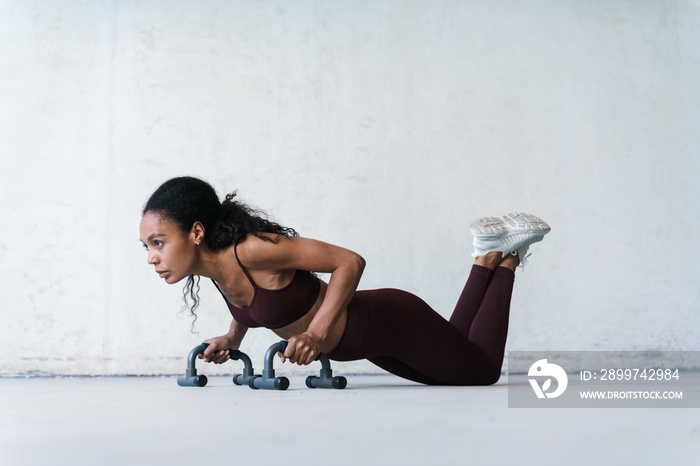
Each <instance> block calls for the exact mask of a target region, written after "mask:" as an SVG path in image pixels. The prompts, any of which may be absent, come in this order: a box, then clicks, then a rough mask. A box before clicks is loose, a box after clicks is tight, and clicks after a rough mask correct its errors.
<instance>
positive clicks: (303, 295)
mask: <svg viewBox="0 0 700 466" xmlns="http://www.w3.org/2000/svg"><path fill="white" fill-rule="evenodd" d="M237 247H238V245H237V244H236V245H235V246H234V247H233V252H234V254H235V255H236V260H237V261H238V265H240V266H241V269H243V273H245V276H246V277H248V280H250V283H251V284H252V285H253V289H254V290H255V291H254V293H253V299H252V300H251V301H250V304H248V307H237V306H234V305H233V304H231V303H230V302H229V300H228V299H226V296H224V293H223V292H222V291H221V289H220V288H219V285H217V284H216V282H215V281H214V280H212V282H213V283H214V286H216V289H217V290H219V293H221V296H223V297H224V301H226V305H227V306H228V309H229V311H230V312H231V315H232V316H233V318H234V319H236V322H238V323H239V324H241V325H245V326H246V327H251V328H254V327H266V328H269V329H275V328H281V327H284V326H286V325H289V324H291V323H292V322H296V321H297V320H299V319H300V318H302V317H303V316H304V315H306V313H307V312H309V310H310V309H311V307H312V306H313V305H314V303H315V302H316V299H317V298H318V294H319V292H320V290H321V283H320V282H319V280H318V278H316V277H315V276H314V275H313V274H311V272H307V271H305V270H297V271H296V273H295V274H294V278H293V279H292V281H291V282H290V283H289V285H287V286H285V287H284V288H281V289H279V290H268V289H265V288H260V287H259V286H258V285H256V284H255V281H253V278H252V277H251V276H250V274H249V273H248V270H246V268H245V267H244V266H243V264H242V263H241V260H240V259H239V258H238V250H237Z"/></svg>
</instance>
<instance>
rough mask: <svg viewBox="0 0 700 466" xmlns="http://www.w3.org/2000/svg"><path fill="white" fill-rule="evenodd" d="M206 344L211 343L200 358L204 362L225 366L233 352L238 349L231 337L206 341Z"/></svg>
mask: <svg viewBox="0 0 700 466" xmlns="http://www.w3.org/2000/svg"><path fill="white" fill-rule="evenodd" d="M204 343H209V346H208V347H207V349H205V350H204V353H203V354H200V355H199V357H200V358H203V359H204V362H213V363H214V364H223V363H225V362H226V361H228V360H229V359H231V351H233V350H236V349H238V345H235V344H234V342H233V341H232V339H231V337H229V336H228V335H223V336H220V337H216V338H210V339H208V340H204Z"/></svg>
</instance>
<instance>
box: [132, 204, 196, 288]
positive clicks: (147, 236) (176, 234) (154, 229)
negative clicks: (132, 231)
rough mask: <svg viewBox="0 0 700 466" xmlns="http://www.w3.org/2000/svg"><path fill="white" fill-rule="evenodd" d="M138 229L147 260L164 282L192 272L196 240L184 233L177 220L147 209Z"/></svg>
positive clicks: (170, 281)
mask: <svg viewBox="0 0 700 466" xmlns="http://www.w3.org/2000/svg"><path fill="white" fill-rule="evenodd" d="M139 232H140V235H141V242H142V243H143V244H144V246H145V247H146V251H148V263H149V264H153V265H154V266H155V269H156V273H157V274H158V275H159V276H160V278H163V279H165V283H168V284H171V285H172V284H173V283H177V282H179V281H180V280H182V279H183V278H185V277H187V276H188V275H190V273H191V272H190V271H191V270H192V264H193V263H194V262H195V259H196V254H195V245H194V241H193V240H191V239H190V238H188V237H186V236H183V235H182V234H181V233H180V230H179V229H178V228H177V226H176V225H175V223H173V222H172V221H171V220H168V219H165V218H163V217H161V216H160V215H159V214H157V213H155V212H151V211H148V212H146V213H145V214H144V215H143V217H142V218H141V225H140V226H139Z"/></svg>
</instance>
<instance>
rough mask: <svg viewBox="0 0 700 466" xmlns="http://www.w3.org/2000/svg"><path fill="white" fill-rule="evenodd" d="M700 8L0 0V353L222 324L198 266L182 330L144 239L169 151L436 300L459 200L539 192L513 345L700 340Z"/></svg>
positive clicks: (164, 346) (40, 367)
mask: <svg viewBox="0 0 700 466" xmlns="http://www.w3.org/2000/svg"><path fill="white" fill-rule="evenodd" d="M699 23H700V2H699V1H697V0H695V1H657V2H654V1H648V2H639V1H623V0H618V1H597V2H596V1H590V2H579V1H574V0H569V1H564V0H531V1H506V0H499V1H491V0H480V1H479V0H474V1H448V0H443V1H401V0H393V1H369V0H367V1H336V2H328V1H322V0H317V1H293V2H289V1H275V2H272V1H270V2H263V1H228V0H226V1H224V0H221V1H214V0H207V1H196V2H195V1H189V2H188V1H164V0H163V1H136V0H133V1H116V0H114V1H101V2H77V1H68V0H65V1H47V0H44V1H35V2H25V1H22V0H16V1H9V0H0V152H1V153H0V157H1V165H0V196H1V199H2V202H1V203H0V222H1V223H0V225H2V228H1V229H0V274H1V277H2V280H0V296H2V305H1V306H0V317H1V318H2V325H1V326H0V352H1V353H2V366H1V367H0V375H13V374H174V373H178V372H182V371H183V370H184V357H185V356H186V355H187V353H188V352H189V350H190V349H191V348H192V347H193V346H195V345H196V344H197V343H198V342H200V341H201V340H202V339H204V338H206V337H210V336H214V335H218V334H221V333H223V332H224V331H225V330H226V329H227V327H228V322H229V320H230V317H229V315H228V312H227V310H226V308H225V306H224V303H223V301H222V300H221V298H220V297H219V296H218V295H217V293H216V291H215V290H214V289H213V287H212V286H211V285H210V284H209V283H204V282H203V290H202V293H201V295H202V301H203V303H202V306H201V308H200V316H201V318H200V320H199V323H198V328H199V330H200V334H199V335H192V334H191V333H190V332H189V329H190V321H189V319H188V318H187V317H181V318H178V317H177V313H178V310H179V307H180V304H181V302H180V297H181V293H180V289H181V286H180V285H176V286H165V285H164V284H163V283H162V282H161V281H160V280H159V279H158V277H157V276H156V275H155V274H154V273H153V270H152V268H151V267H149V266H147V265H146V263H145V253H144V251H143V250H142V248H141V245H140V243H139V239H138V222H139V218H140V209H141V207H142V206H143V204H144V202H145V201H146V199H147V197H148V196H149V195H150V193H151V192H152V191H153V190H154V189H155V188H156V187H157V186H158V185H159V184H160V183H161V182H162V181H164V180H166V179H167V178H169V177H172V176H176V175H182V174H191V175H195V176H201V177H203V178H205V179H207V180H209V181H210V182H212V183H213V184H214V185H215V186H216V188H217V189H218V190H219V193H220V194H221V195H222V196H223V194H225V193H226V192H227V191H231V190H234V189H239V193H240V195H242V197H243V198H244V199H246V200H248V201H250V202H251V203H253V204H254V205H256V206H258V207H261V208H264V209H266V210H268V211H269V212H270V213H271V214H272V215H273V216H274V218H275V219H276V220H277V221H279V222H281V223H283V224H285V225H289V226H293V227H294V228H297V229H298V230H299V231H300V232H301V233H302V234H303V235H305V236H310V237H314V238H318V239H322V240H325V241H329V242H334V243H337V244H340V245H343V246H346V247H349V248H351V249H354V250H356V251H358V252H359V253H361V254H362V255H363V256H364V257H365V258H366V259H367V262H368V267H367V269H366V272H365V275H364V277H363V280H362V283H361V285H360V287H361V288H373V287H385V286H386V287H389V286H390V287H400V288H404V289H407V290H410V291H413V292H416V293H417V294H419V295H420V296H422V297H423V298H424V299H425V300H426V301H428V302H429V303H430V304H432V305H433V306H434V307H435V308H436V309H438V310H439V311H440V312H441V313H442V314H443V315H445V316H449V314H450V312H451V310H452V307H453V306H454V304H455V302H456V300H457V297H458V295H459V292H460V290H461V287H462V285H463V283H464V281H465V279H466V276H467V273H468V270H469V267H470V263H471V260H472V259H471V257H470V253H471V236H470V234H469V232H468V226H469V222H470V221H471V220H472V219H473V218H474V217H477V216H483V215H496V214H502V213H506V212H508V211H513V210H527V211H532V212H533V213H536V214H538V215H540V216H542V217H543V218H545V219H546V220H548V221H549V222H550V223H551V225H552V227H553V230H552V233H551V234H550V235H549V236H548V237H547V239H546V240H545V241H544V242H543V243H542V244H539V245H536V246H534V247H533V248H532V250H531V251H532V252H533V257H532V258H531V259H532V260H531V264H530V265H529V266H528V268H526V269H525V272H524V273H518V278H517V282H516V289H515V294H514V297H513V307H512V311H511V316H512V318H511V327H510V334H509V342H508V348H507V349H509V350H642V349H643V350H656V349H665V350H700V312H698V301H700V285H699V281H698V279H697V276H696V264H697V262H698V259H697V252H696V251H697V250H698V246H697V245H696V244H695V243H694V241H695V239H696V236H697V232H698V231H700V215H699V213H700V210H699V209H698V201H699V200H700V188H698V182H697V178H698V175H700V169H699V164H700V158H699V157H698V155H699V151H700V136H699V134H700V131H699V125H700V32H699V31H700V24H699ZM274 341H276V338H275V337H274V336H273V335H272V333H271V332H269V331H266V330H258V331H251V332H250V333H249V336H248V337H246V341H245V342H244V345H243V348H242V349H243V350H244V351H246V352H248V353H249V354H250V355H251V356H252V357H253V359H254V361H255V362H256V366H260V365H261V361H262V355H263V353H264V350H265V348H266V347H267V345H269V344H271V343H272V342H274ZM230 364H235V363H230ZM224 369H226V370H224V371H223V372H231V371H232V370H234V369H235V368H233V367H230V366H228V367H227V366H224ZM315 369H316V368H314V370H315ZM285 370H288V368H285ZM337 370H338V371H344V372H368V371H372V370H373V367H372V366H371V365H369V364H367V363H364V362H361V363H349V364H338V368H337ZM205 371H207V373H214V372H215V368H213V367H207V368H206V369H205ZM306 371H307V372H308V369H306Z"/></svg>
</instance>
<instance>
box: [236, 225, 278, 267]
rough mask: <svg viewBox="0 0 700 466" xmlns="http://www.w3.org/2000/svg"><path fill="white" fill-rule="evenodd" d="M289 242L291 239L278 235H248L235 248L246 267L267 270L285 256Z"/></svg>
mask: <svg viewBox="0 0 700 466" xmlns="http://www.w3.org/2000/svg"><path fill="white" fill-rule="evenodd" d="M289 242H290V238H288V237H286V236H284V235H280V234H277V233H248V235H246V237H245V238H244V239H243V240H241V241H239V242H238V243H237V244H236V245H235V246H234V248H235V251H236V254H237V255H238V258H239V259H240V260H241V261H242V262H243V263H244V264H246V266H248V267H253V268H263V269H265V268H269V267H270V265H272V264H274V263H275V262H277V261H278V260H279V259H280V257H279V256H280V255H284V254H285V251H286V250H287V248H288V247H289V244H288V243H289Z"/></svg>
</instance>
